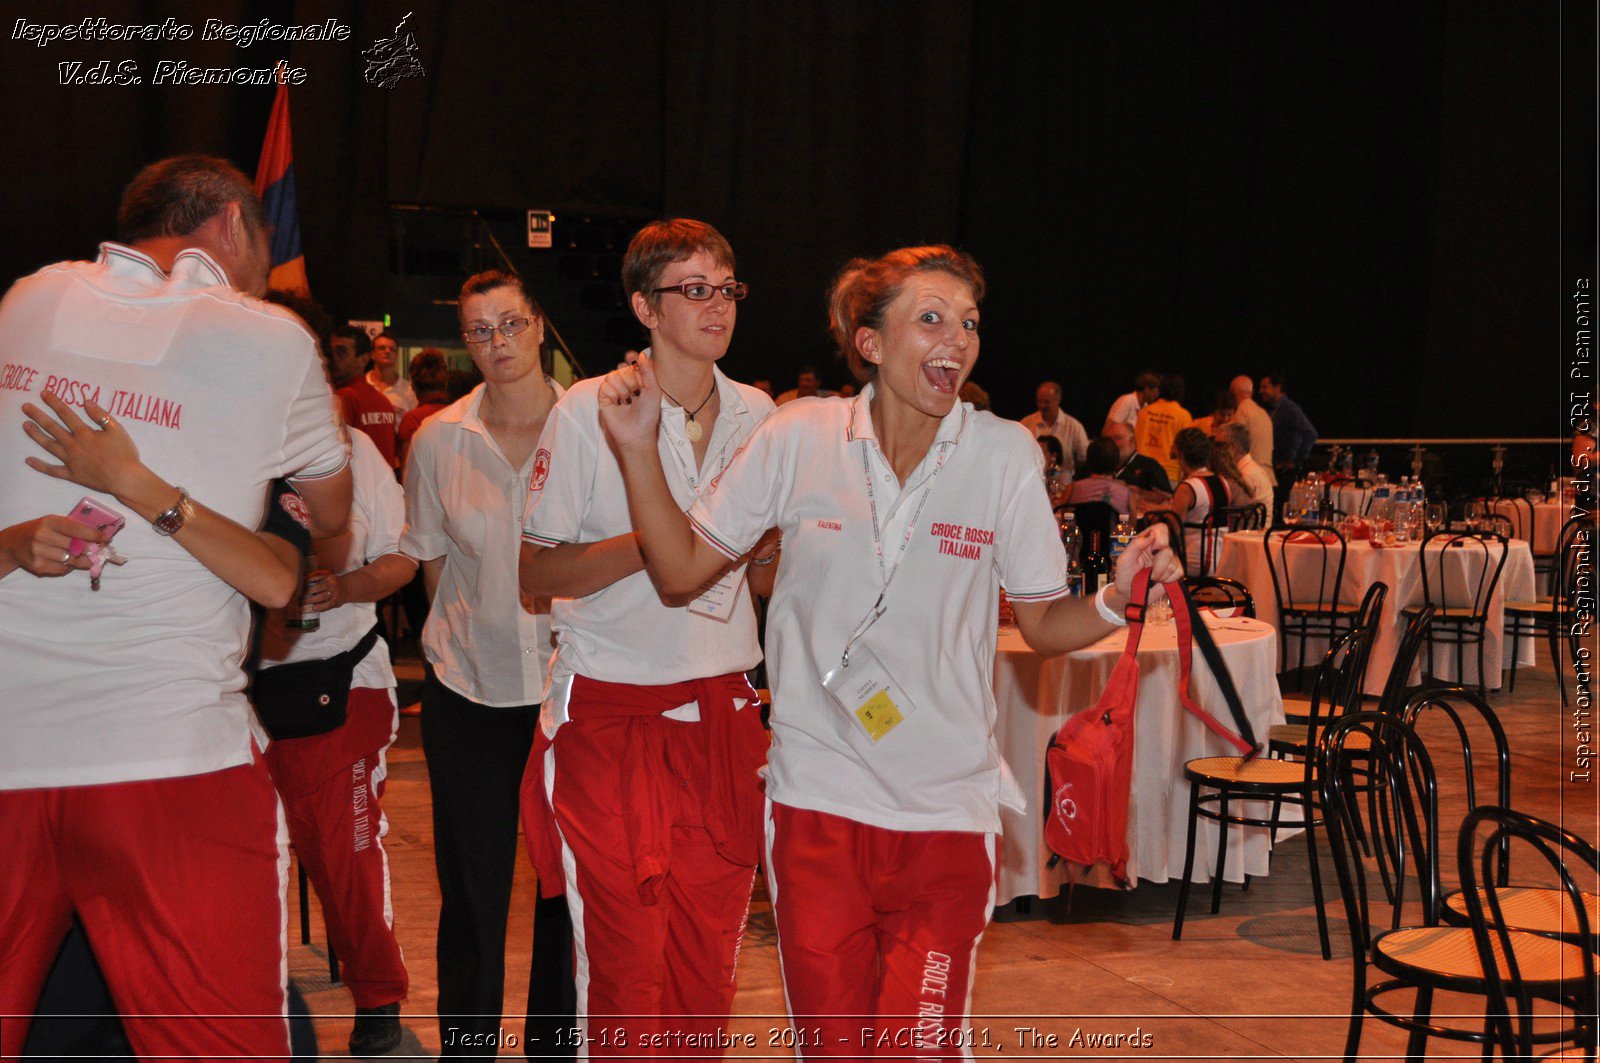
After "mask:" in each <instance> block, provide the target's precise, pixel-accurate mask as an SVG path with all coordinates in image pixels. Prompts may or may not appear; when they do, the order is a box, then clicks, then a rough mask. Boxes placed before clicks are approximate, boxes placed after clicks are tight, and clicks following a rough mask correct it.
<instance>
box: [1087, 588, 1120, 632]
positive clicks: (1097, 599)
mask: <svg viewBox="0 0 1600 1063" xmlns="http://www.w3.org/2000/svg"><path fill="white" fill-rule="evenodd" d="M1110 589H1111V584H1109V583H1108V584H1106V585H1105V586H1104V587H1101V588H1100V589H1099V590H1098V591H1096V592H1095V596H1094V607H1095V610H1096V611H1097V612H1098V613H1099V614H1100V619H1102V620H1104V621H1105V622H1106V623H1108V624H1115V625H1116V626H1117V627H1127V626H1128V618H1127V617H1124V616H1118V615H1117V614H1116V611H1115V610H1113V609H1112V608H1111V607H1110V606H1109V605H1107V604H1106V592H1107V591H1109V590H1110Z"/></svg>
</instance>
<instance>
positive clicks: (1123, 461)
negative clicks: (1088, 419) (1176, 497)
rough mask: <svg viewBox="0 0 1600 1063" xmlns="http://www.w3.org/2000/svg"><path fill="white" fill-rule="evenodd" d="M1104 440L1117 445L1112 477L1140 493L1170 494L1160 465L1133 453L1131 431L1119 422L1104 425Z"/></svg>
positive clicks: (1170, 484) (1168, 484) (1170, 487)
mask: <svg viewBox="0 0 1600 1063" xmlns="http://www.w3.org/2000/svg"><path fill="white" fill-rule="evenodd" d="M1105 438H1106V439H1109V440H1111V442H1113V443H1115V444H1116V445H1117V470H1116V472H1114V473H1112V475H1113V476H1115V477H1116V478H1117V479H1119V480H1121V481H1122V482H1123V483H1125V484H1127V485H1128V486H1129V487H1137V488H1139V489H1140V490H1142V491H1160V492H1161V493H1162V494H1171V493H1172V481H1171V480H1169V479H1167V471H1166V470H1165V469H1163V468H1162V467H1161V463H1160V462H1158V461H1156V460H1155V459H1154V458H1147V457H1145V456H1144V455H1143V454H1139V453H1136V452H1135V449H1134V442H1133V429H1131V428H1129V427H1128V426H1127V425H1126V424H1123V423H1122V422H1120V421H1117V422H1113V423H1111V424H1108V425H1106V434H1105Z"/></svg>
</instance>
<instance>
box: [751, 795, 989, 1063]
mask: <svg viewBox="0 0 1600 1063" xmlns="http://www.w3.org/2000/svg"><path fill="white" fill-rule="evenodd" d="M995 844H996V836H995V835H993V834H976V833H967V832H962V831H898V830H886V829H884V828H882V827H869V826H867V825H866V824H864V823H857V822H855V821H854V820H849V819H844V818H842V817H840V816H833V815H829V814H828V813H826V812H813V811H809V810H806V809H799V808H790V807H788V806H785V805H779V804H774V803H771V802H769V803H768V805H767V872H766V875H767V893H768V895H769V896H770V897H771V899H772V908H773V916H774V918H775V920H776V922H777V927H778V962H779V965H780V966H781V967H782V969H783V988H784V994H785V996H786V997H787V998H788V1005H789V1014H790V1016H791V1017H792V1019H793V1022H794V1032H795V1040H796V1049H797V1052H798V1053H799V1054H800V1055H802V1056H854V1057H858V1058H871V1057H880V1058H881V1057H886V1056H887V1057H900V1058H909V1057H916V1058H918V1059H961V1058H966V1057H970V1056H971V1052H970V1050H969V1048H968V1045H969V1039H970V1029H969V1027H968V1025H967V1015H968V1013H969V1012H970V1010H971V1006H972V982H973V975H974V973H975V972H976V968H977V958H978V942H979V940H980V939H981V938H982V937H983V931H984V929H985V928H986V927H987V926H988V924H989V917H990V914H991V913H992V912H993V910H994V897H995V869H996V854H995Z"/></svg>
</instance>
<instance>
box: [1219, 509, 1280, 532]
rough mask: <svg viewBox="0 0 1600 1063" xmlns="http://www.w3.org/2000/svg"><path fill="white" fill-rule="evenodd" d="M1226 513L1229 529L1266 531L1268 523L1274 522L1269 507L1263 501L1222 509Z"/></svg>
mask: <svg viewBox="0 0 1600 1063" xmlns="http://www.w3.org/2000/svg"><path fill="white" fill-rule="evenodd" d="M1222 512H1223V513H1224V514H1226V517H1227V524H1228V530H1229V531H1231V532H1236V531H1265V530H1266V528H1267V525H1269V524H1271V523H1272V519H1271V516H1270V515H1269V514H1268V513H1267V507H1266V505H1265V503H1262V502H1252V503H1250V504H1249V505H1246V506H1229V507H1228V508H1227V509H1225V510H1223V511H1222Z"/></svg>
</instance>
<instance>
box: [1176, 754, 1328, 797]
mask: <svg viewBox="0 0 1600 1063" xmlns="http://www.w3.org/2000/svg"><path fill="white" fill-rule="evenodd" d="M1183 774H1184V777H1185V778H1187V779H1188V780H1189V781H1190V782H1196V781H1198V782H1199V783H1200V784H1201V785H1202V786H1223V785H1226V786H1227V788H1228V789H1230V790H1259V791H1261V792H1267V793H1270V792H1272V791H1282V790H1298V789H1300V787H1301V786H1303V785H1304V784H1305V778H1306V766H1305V765H1304V764H1302V763H1300V762H1298V761H1289V760H1269V759H1268V758H1266V757H1256V758H1255V759H1254V760H1249V761H1247V760H1245V759H1244V758H1243V757H1201V758H1200V759H1198V760H1191V761H1189V763H1187V764H1185V765H1184V766H1183ZM1311 779H1312V784H1313V785H1315V784H1316V772H1315V771H1313V772H1312V775H1311Z"/></svg>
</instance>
